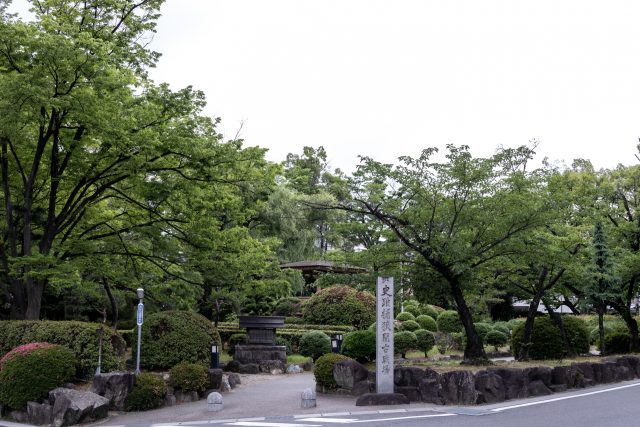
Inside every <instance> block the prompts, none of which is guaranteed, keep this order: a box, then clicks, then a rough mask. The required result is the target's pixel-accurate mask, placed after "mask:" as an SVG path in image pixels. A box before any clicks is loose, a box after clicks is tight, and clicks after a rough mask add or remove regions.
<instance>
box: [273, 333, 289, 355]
mask: <svg viewBox="0 0 640 427" xmlns="http://www.w3.org/2000/svg"><path fill="white" fill-rule="evenodd" d="M276 345H281V346H284V347H285V348H286V350H285V351H286V353H287V356H289V355H291V354H293V350H292V349H291V341H289V340H288V339H286V338H285V337H282V336H276Z"/></svg>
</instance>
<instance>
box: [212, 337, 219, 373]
mask: <svg viewBox="0 0 640 427" xmlns="http://www.w3.org/2000/svg"><path fill="white" fill-rule="evenodd" d="M219 365H220V353H219V350H218V344H215V343H214V344H213V345H212V346H211V369H217V368H218V366H219Z"/></svg>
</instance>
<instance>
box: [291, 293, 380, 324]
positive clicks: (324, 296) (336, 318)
mask: <svg viewBox="0 0 640 427" xmlns="http://www.w3.org/2000/svg"><path fill="white" fill-rule="evenodd" d="M302 316H303V318H304V320H305V322H306V323H311V324H316V325H350V326H353V327H355V328H356V329H363V328H366V327H367V326H368V325H370V324H371V323H372V322H374V321H375V320H376V299H375V296H373V294H371V293H370V292H366V291H357V290H355V289H353V288H350V287H349V286H340V285H339V286H331V287H329V288H326V289H322V290H321V291H318V292H317V293H315V294H314V295H313V296H312V297H311V298H309V300H308V301H307V302H306V303H304V305H303V307H302Z"/></svg>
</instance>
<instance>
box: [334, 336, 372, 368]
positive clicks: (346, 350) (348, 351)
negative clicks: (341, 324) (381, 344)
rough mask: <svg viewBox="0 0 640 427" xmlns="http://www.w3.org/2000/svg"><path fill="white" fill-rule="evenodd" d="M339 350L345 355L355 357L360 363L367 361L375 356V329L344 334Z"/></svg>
mask: <svg viewBox="0 0 640 427" xmlns="http://www.w3.org/2000/svg"><path fill="white" fill-rule="evenodd" d="M340 352H341V353H342V354H344V355H345V356H348V357H351V358H352V359H356V360H357V361H358V362H360V363H365V362H369V361H371V360H375V358H376V333H375V331H369V330H364V331H353V332H349V333H348V334H346V335H345V336H344V340H343V341H342V347H341V348H340Z"/></svg>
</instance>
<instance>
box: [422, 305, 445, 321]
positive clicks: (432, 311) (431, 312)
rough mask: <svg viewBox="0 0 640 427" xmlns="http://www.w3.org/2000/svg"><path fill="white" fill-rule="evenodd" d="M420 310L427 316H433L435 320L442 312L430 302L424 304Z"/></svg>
mask: <svg viewBox="0 0 640 427" xmlns="http://www.w3.org/2000/svg"><path fill="white" fill-rule="evenodd" d="M420 311H421V313H422V314H424V315H426V316H431V318H432V319H434V320H435V319H437V318H438V315H439V314H440V312H438V310H436V308H435V307H434V306H433V305H430V304H427V305H424V306H422V307H421V310H420Z"/></svg>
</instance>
